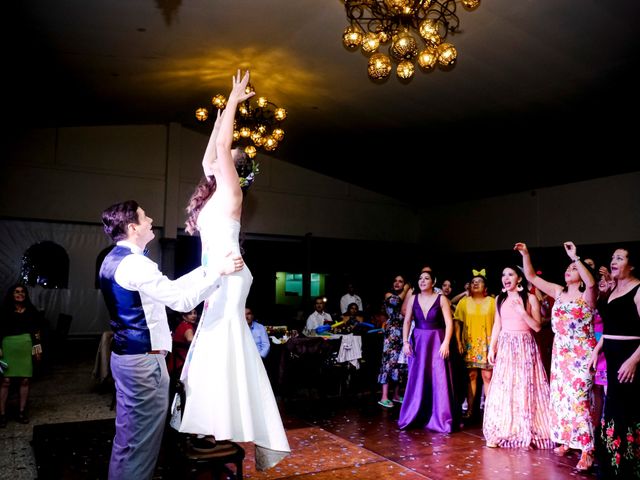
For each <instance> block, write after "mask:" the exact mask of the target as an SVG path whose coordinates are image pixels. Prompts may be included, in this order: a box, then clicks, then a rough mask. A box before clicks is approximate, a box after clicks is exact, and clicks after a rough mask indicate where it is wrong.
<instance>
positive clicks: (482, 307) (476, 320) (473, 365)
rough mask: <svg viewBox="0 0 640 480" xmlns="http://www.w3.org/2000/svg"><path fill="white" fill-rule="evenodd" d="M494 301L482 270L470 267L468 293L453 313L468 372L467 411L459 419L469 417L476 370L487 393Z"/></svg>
mask: <svg viewBox="0 0 640 480" xmlns="http://www.w3.org/2000/svg"><path fill="white" fill-rule="evenodd" d="M495 311H496V302H495V300H494V299H493V297H490V296H488V295H487V279H486V272H485V270H484V269H482V270H473V277H472V278H471V282H470V283H469V295H468V296H466V297H463V298H462V299H461V300H460V302H459V303H458V305H457V307H456V310H455V313H454V315H453V318H454V320H457V321H456V322H455V328H456V338H457V339H458V345H459V349H460V355H462V356H463V359H464V363H465V365H466V367H467V372H468V373H469V388H468V392H467V405H468V407H467V411H466V412H465V413H464V415H463V419H465V420H469V419H471V418H472V417H473V413H474V405H475V400H476V397H477V389H478V371H480V375H481V376H482V384H483V386H484V392H485V395H486V394H487V393H489V385H490V383H491V374H492V372H493V366H492V365H491V364H490V363H489V344H490V342H491V332H492V329H493V319H494V316H495Z"/></svg>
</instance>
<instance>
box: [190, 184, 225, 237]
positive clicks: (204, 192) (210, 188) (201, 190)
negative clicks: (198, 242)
mask: <svg viewBox="0 0 640 480" xmlns="http://www.w3.org/2000/svg"><path fill="white" fill-rule="evenodd" d="M216 187H217V183H216V177H214V176H213V175H211V176H210V177H207V176H203V177H202V179H201V180H200V183H198V186H197V187H196V189H195V190H194V192H193V194H192V195H191V198H190V199H189V203H188V204H187V221H186V222H184V223H185V225H186V226H187V228H186V229H185V230H186V231H187V233H188V234H189V235H194V234H195V233H196V232H197V231H198V223H197V222H198V215H200V210H202V207H203V206H204V204H205V203H207V200H209V199H210V198H211V195H213V193H214V192H215V191H216Z"/></svg>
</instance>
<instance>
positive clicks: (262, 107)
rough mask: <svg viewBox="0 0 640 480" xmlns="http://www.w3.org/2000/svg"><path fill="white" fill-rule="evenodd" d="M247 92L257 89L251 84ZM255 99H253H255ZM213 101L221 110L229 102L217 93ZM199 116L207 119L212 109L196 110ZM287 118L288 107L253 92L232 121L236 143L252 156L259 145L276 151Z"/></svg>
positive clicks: (204, 119) (202, 108)
mask: <svg viewBox="0 0 640 480" xmlns="http://www.w3.org/2000/svg"><path fill="white" fill-rule="evenodd" d="M246 92H247V93H249V92H255V89H254V88H253V86H252V85H251V84H249V85H247V88H246ZM252 101H253V102H252ZM211 104H212V105H213V106H214V107H215V108H217V109H218V110H224V108H225V107H226V106H227V98H226V97H225V96H224V95H221V94H217V95H215V96H214V97H213V98H212V99H211ZM196 118H197V119H198V120H199V121H201V122H204V121H206V120H207V119H208V118H209V110H207V109H206V108H204V107H200V108H198V109H197V110H196ZM285 118H287V111H286V110H285V109H284V108H282V107H278V106H277V105H276V104H275V103H273V102H270V101H269V100H267V98H266V97H259V96H257V95H254V96H253V97H251V98H250V99H248V100H245V101H244V102H242V103H240V104H239V105H238V109H237V113H236V119H235V122H234V124H233V147H238V148H242V149H243V150H244V152H245V153H246V154H247V155H248V156H249V158H253V157H255V156H256V154H257V152H258V149H260V148H261V149H263V150H265V151H267V152H273V151H275V149H276V148H278V144H279V142H281V141H282V139H283V138H284V130H283V129H282V122H283V121H284V120H285Z"/></svg>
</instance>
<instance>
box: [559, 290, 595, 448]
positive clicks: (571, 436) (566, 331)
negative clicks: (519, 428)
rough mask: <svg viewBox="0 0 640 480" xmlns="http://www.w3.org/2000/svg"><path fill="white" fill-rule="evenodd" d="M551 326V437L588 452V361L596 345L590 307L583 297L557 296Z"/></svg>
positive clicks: (590, 427) (590, 434) (590, 382)
mask: <svg viewBox="0 0 640 480" xmlns="http://www.w3.org/2000/svg"><path fill="white" fill-rule="evenodd" d="M551 326H552V328H553V332H554V333H555V336H554V338H553V350H552V352H551V386H550V387H551V388H550V390H551V419H550V423H551V439H552V440H553V441H554V442H556V443H560V444H562V445H566V446H568V447H569V448H575V449H578V450H584V451H591V450H593V424H592V422H591V413H590V396H591V387H592V386H593V377H592V375H591V372H590V371H589V362H590V359H591V353H592V352H593V349H594V348H595V346H596V338H595V334H594V330H593V310H592V309H591V308H590V307H589V305H588V304H587V302H586V301H585V300H584V299H583V298H582V297H580V298H578V299H577V300H570V301H565V302H560V296H558V298H556V302H555V304H554V305H553V311H552V314H551Z"/></svg>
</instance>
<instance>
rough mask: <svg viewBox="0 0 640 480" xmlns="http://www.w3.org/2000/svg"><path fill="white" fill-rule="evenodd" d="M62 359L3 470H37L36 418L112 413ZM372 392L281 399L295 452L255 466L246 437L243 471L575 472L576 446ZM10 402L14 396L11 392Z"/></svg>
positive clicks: (14, 430) (16, 475) (25, 474)
mask: <svg viewBox="0 0 640 480" xmlns="http://www.w3.org/2000/svg"><path fill="white" fill-rule="evenodd" d="M84 357H85V358H78V359H77V360H76V359H74V360H67V361H65V362H62V363H60V364H59V365H57V366H55V367H54V368H53V369H52V371H51V373H50V374H48V375H45V376H42V377H40V378H38V379H36V380H35V381H34V383H33V387H32V394H31V401H30V408H29V411H30V414H31V418H32V421H31V423H30V424H29V425H21V424H18V423H16V422H15V421H10V422H9V425H8V426H7V428H6V429H3V430H0V478H3V479H4V478H10V479H11V480H22V479H33V478H36V468H35V462H34V458H33V453H32V450H31V446H30V444H29V442H30V440H31V438H32V428H33V426H34V425H37V424H50V423H61V422H70V421H83V420H94V419H103V418H113V416H114V412H113V411H112V410H110V409H109V406H110V403H111V395H110V393H108V392H107V393H99V392H98V391H96V389H95V383H94V380H93V379H92V377H91V371H92V368H93V358H89V357H90V355H86V354H85V355H84ZM376 400H377V399H376V398H371V397H366V398H364V397H361V398H350V399H345V398H343V399H331V400H327V399H324V400H322V399H321V400H317V399H316V400H309V402H308V403H307V402H305V401H297V402H295V403H285V405H284V407H283V408H284V410H285V414H284V415H283V419H284V423H285V427H286V428H287V434H288V436H289V440H290V444H291V446H292V449H293V451H292V455H291V456H290V457H288V458H287V459H285V460H284V461H283V462H281V463H280V464H279V465H278V466H276V467H275V468H274V469H272V470H269V471H268V472H256V470H255V467H254V465H253V449H252V447H251V445H244V446H245V450H246V453H247V455H246V458H245V462H244V469H245V478H248V479H258V480H266V479H293V478H296V479H305V480H306V479H314V480H329V479H332V480H333V479H336V480H338V479H340V480H341V479H375V480H385V479H394V480H396V479H398V478H406V479H451V478H469V479H474V480H483V479H486V480H501V479H511V478H536V479H545V480H547V479H550V480H553V479H557V480H564V479H576V478H578V479H580V478H594V477H593V476H590V475H579V474H577V473H575V472H574V471H573V469H572V467H573V465H574V464H575V463H576V462H577V456H576V454H575V453H574V454H572V455H571V456H570V457H567V458H558V457H556V456H555V455H553V454H552V453H551V452H548V451H536V450H531V451H523V450H508V449H488V448H486V447H485V446H484V442H483V439H482V433H481V430H480V428H479V426H476V427H474V428H469V429H465V430H463V431H461V432H457V433H454V434H452V435H442V434H435V433H428V432H425V431H420V430H414V431H409V432H402V431H400V430H398V428H397V423H396V420H397V415H398V408H397V407H395V408H393V409H390V410H386V409H383V408H382V407H379V406H378V405H377V403H376ZM12 402H13V403H15V398H12Z"/></svg>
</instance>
